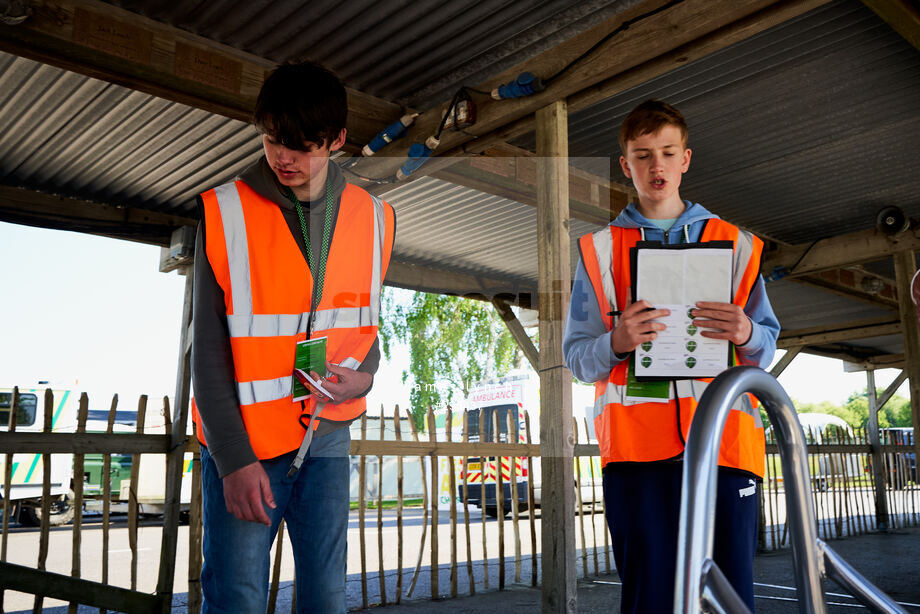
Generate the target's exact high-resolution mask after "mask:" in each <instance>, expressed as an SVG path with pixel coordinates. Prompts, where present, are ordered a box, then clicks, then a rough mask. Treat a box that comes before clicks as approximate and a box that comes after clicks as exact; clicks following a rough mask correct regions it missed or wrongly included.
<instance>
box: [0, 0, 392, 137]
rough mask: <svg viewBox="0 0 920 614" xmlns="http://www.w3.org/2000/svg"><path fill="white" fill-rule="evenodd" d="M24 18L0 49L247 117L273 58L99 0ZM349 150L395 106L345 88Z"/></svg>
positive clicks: (56, 2)
mask: <svg viewBox="0 0 920 614" xmlns="http://www.w3.org/2000/svg"><path fill="white" fill-rule="evenodd" d="M30 4H31V5H32V6H33V9H32V15H31V16H30V17H28V18H27V19H26V20H25V21H23V22H22V23H21V24H18V25H4V26H3V27H0V50H3V51H6V52H8V53H12V54H15V55H18V56H21V57H24V58H29V59H32V60H36V61H39V62H43V63H45V64H50V65H52V66H58V67H60V68H64V69H66V70H70V71H72V72H76V73H80V74H83V75H87V76H89V77H93V78H96V79H101V80H103V81H108V82H110V83H115V84H118V85H122V86H124V87H127V88H130V89H133V90H138V91H141V92H146V93H148V94H152V95H154V96H159V97H160V98H164V99H166V100H172V101H175V102H179V103H182V104H186V105H189V106H192V107H196V108H199V109H204V110H205V111H209V112H212V113H217V114H220V115H224V116H226V117H230V118H233V119H237V120H240V121H249V118H250V116H251V115H252V109H253V107H254V106H255V101H256V97H257V96H258V93H259V88H260V87H261V86H262V82H263V81H264V79H265V75H266V73H267V72H268V71H270V70H271V69H272V68H274V63H272V62H270V61H269V60H266V59H264V58H261V57H259V56H255V55H252V54H249V53H245V52H243V51H240V50H238V49H234V48H233V47H230V46H228V45H223V44H221V43H217V42H215V41H212V40H209V39H206V38H203V37H201V36H197V35H195V34H192V33H190V32H186V31H184V30H180V29H179V28H175V27H173V26H169V25H166V24H162V23H160V22H157V21H154V20H152V19H148V18H146V17H144V16H142V15H138V14H136V13H132V12H130V11H126V10H124V9H121V8H119V7H117V6H114V5H112V4H109V3H106V2H101V1H100V0H48V1H46V2H41V3H38V2H32V3H30ZM348 111H349V114H348V136H349V147H348V149H349V150H350V151H352V152H356V151H358V150H359V149H360V147H361V146H363V145H364V144H365V143H367V142H368V141H369V140H371V139H372V138H373V137H374V135H376V134H377V132H378V131H379V130H380V129H381V128H382V127H383V126H385V125H387V124H389V123H390V122H393V121H395V120H396V119H397V118H398V117H399V116H400V115H402V113H403V109H402V108H401V107H400V106H399V105H396V104H394V103H391V102H387V101H384V100H381V99H378V98H375V97H373V96H369V95H367V94H364V93H362V92H359V91H357V90H353V89H349V90H348Z"/></svg>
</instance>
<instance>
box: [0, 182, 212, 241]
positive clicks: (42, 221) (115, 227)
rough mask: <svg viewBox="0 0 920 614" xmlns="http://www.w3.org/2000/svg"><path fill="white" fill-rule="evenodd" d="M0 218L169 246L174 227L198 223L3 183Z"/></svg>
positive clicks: (187, 218)
mask: <svg viewBox="0 0 920 614" xmlns="http://www.w3.org/2000/svg"><path fill="white" fill-rule="evenodd" d="M0 221H4V222H10V223H13V224H24V225H26V226H38V227H41V228H54V229H57V230H76V231H80V232H86V233H89V234H95V235H99V236H103V237H111V238H114V239H125V240H127V241H137V242H141V243H149V244H153V245H159V246H160V247H169V240H170V236H171V235H172V232H173V231H174V230H175V229H176V228H179V227H180V226H197V225H198V220H197V219H195V218H192V217H185V216H180V215H171V214H167V213H160V212H158V211H149V210H147V209H140V208H137V207H120V206H114V205H105V204H100V203H96V202H92V201H88V200H79V199H76V198H66V197H63V196H56V195H54V194H45V193H43V192H36V191H34V190H27V189H24V188H14V187H10V186H3V185H0ZM107 222H108V223H111V227H107V226H106V223H107Z"/></svg>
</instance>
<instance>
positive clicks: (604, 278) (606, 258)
mask: <svg viewBox="0 0 920 614" xmlns="http://www.w3.org/2000/svg"><path fill="white" fill-rule="evenodd" d="M591 241H592V242H593V243H594V253H595V254H596V255H597V266H598V269H600V272H601V285H602V286H603V289H604V296H606V297H607V300H608V301H609V302H610V307H611V309H613V310H614V311H616V310H617V309H618V307H617V288H616V284H615V283H614V281H613V236H612V235H611V233H610V228H604V229H603V230H599V231H597V232H595V233H593V234H592V235H591ZM598 306H599V307H600V309H601V313H605V312H606V306H605V305H598Z"/></svg>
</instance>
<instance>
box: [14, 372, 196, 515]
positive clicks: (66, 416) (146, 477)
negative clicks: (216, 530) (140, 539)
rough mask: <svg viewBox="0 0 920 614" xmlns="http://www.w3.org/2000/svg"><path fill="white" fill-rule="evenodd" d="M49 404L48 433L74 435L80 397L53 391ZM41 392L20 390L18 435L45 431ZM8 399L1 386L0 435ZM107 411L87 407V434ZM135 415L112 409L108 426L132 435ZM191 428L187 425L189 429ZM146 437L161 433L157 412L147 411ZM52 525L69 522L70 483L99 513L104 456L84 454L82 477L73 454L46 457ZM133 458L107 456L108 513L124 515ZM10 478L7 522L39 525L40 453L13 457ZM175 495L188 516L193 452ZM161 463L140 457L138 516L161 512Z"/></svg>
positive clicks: (97, 429) (103, 424)
mask: <svg viewBox="0 0 920 614" xmlns="http://www.w3.org/2000/svg"><path fill="white" fill-rule="evenodd" d="M52 394H53V399H54V405H53V411H52V423H51V424H52V426H51V432H53V433H74V432H76V430H77V409H78V406H79V400H80V393H79V392H76V391H72V390H66V389H53V390H52ZM44 398H45V388H20V389H19V403H18V406H17V407H18V409H17V412H16V432H17V433H39V432H42V431H43V430H44V418H43V416H44V411H43V407H44V402H45V401H44ZM12 400H13V389H12V388H0V432H3V431H8V430H9V424H10V409H11V405H12ZM108 413H109V410H108V409H104V410H100V409H89V410H88V415H87V422H86V432H88V433H104V432H105V431H106V429H107V427H108ZM136 422H137V412H135V411H131V410H128V411H125V410H117V411H116V415H115V421H114V424H113V428H112V430H113V432H115V433H134V432H136ZM189 428H191V427H189ZM144 432H145V433H150V434H157V433H164V432H165V424H164V420H163V419H162V416H160V415H159V412H156V411H150V410H149V409H148V412H147V418H146V420H145V429H144ZM7 456H8V455H7V454H4V453H3V451H2V450H0V501H2V498H3V497H6V496H7V493H6V492H4V490H3V488H4V477H5V475H6V473H5V472H6V459H7ZM50 458H51V491H50V495H51V510H50V515H49V523H50V525H51V526H58V525H64V524H67V523H69V522H71V521H72V520H73V517H74V513H75V510H74V508H73V498H74V493H73V484H74V480H75V479H82V481H83V501H84V503H83V505H84V510H85V511H100V510H101V509H102V507H103V502H102V495H103V475H102V473H103V472H102V470H103V467H104V457H103V455H102V454H86V455H85V456H84V461H83V462H84V466H83V475H82V476H79V477H78V476H74V474H73V454H70V453H65V454H52V455H51V457H50ZM132 460H133V455H131V454H112V455H111V462H110V468H109V472H110V475H111V479H110V500H111V503H110V510H111V511H112V512H116V513H117V512H126V511H127V507H128V498H129V494H130V492H129V490H130V480H129V479H128V478H129V477H130V473H131V464H132ZM11 467H12V479H11V482H10V493H9V499H10V501H11V502H12V503H13V504H14V505H13V507H12V518H13V519H15V520H18V521H19V523H20V524H23V525H26V526H39V525H40V524H41V503H42V480H43V479H44V466H43V460H42V455H41V454H38V453H19V454H14V455H13V456H12V463H11ZM182 470H183V471H182V484H181V493H180V504H181V510H182V511H183V512H187V510H188V507H189V502H190V501H191V482H192V480H191V472H192V454H191V453H186V455H185V459H184V462H183V467H182ZM165 482H166V459H165V456H164V455H162V454H145V455H144V456H143V457H142V460H141V463H140V472H139V479H138V489H137V491H138V492H137V493H136V496H137V500H138V503H139V506H138V511H139V513H141V514H162V513H163V511H164V509H165V506H164V500H165Z"/></svg>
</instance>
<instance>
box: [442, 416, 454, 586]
mask: <svg viewBox="0 0 920 614" xmlns="http://www.w3.org/2000/svg"><path fill="white" fill-rule="evenodd" d="M453 419H454V412H453V410H452V409H451V408H450V407H448V408H447V417H446V418H445V421H444V431H445V434H446V435H447V442H448V443H450V441H451V438H452V435H451V430H452V428H451V426H452V425H453ZM447 464H448V467H449V471H450V475H449V476H448V484H449V486H448V488H450V596H451V598H453V597H456V596H457V496H456V494H455V493H456V490H457V482H456V475H455V471H456V464H455V457H453V456H448V457H447Z"/></svg>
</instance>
